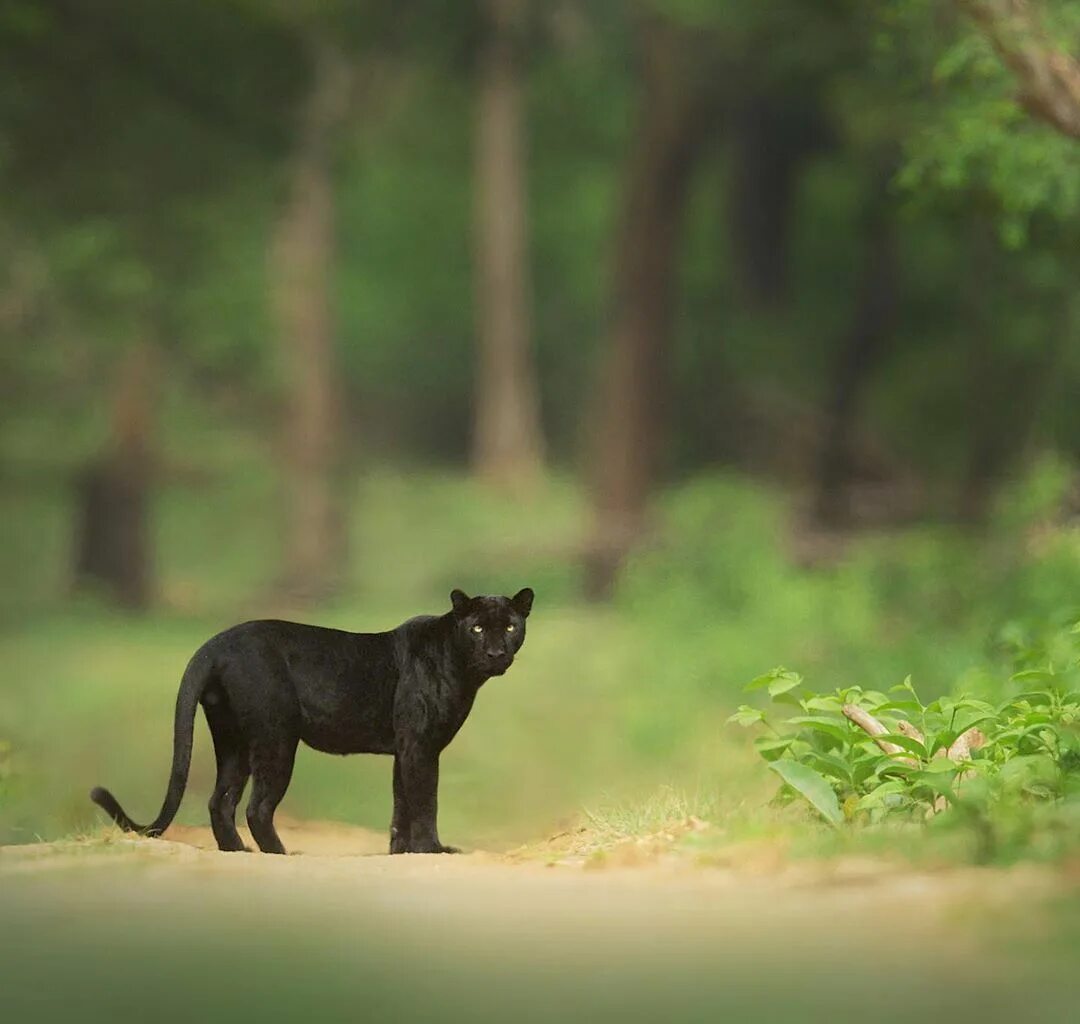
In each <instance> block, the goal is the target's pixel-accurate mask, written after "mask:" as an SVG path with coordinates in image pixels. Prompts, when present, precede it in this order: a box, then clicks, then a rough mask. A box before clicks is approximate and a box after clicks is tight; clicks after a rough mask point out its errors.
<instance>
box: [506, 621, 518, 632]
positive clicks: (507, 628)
mask: <svg viewBox="0 0 1080 1024" xmlns="http://www.w3.org/2000/svg"><path fill="white" fill-rule="evenodd" d="M515 629H517V626H515V625H514V624H513V623H512V622H511V623H510V625H509V626H507V627H506V632H507V633H513V632H514V630H515Z"/></svg>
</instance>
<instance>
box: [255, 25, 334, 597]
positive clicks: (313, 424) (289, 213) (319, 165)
mask: <svg viewBox="0 0 1080 1024" xmlns="http://www.w3.org/2000/svg"><path fill="white" fill-rule="evenodd" d="M309 53H310V57H311V81H310V85H309V88H308V92H307V95H306V96H305V97H304V98H303V100H302V101H301V103H300V105H299V109H298V111H297V113H296V123H295V132H296V135H295V143H294V150H293V154H292V158H291V161H290V165H289V169H288V181H287V195H286V198H285V202H284V203H283V205H282V207H281V212H280V218H279V221H278V224H277V229H276V233H275V237H274V245H273V250H272V267H271V288H272V304H273V308H274V310H275V313H276V317H277V331H278V342H279V345H280V349H281V363H282V368H283V371H284V375H285V378H286V381H287V384H286V387H287V397H286V404H285V416H284V420H283V428H284V437H283V447H282V453H283V471H284V485H285V524H284V525H285V537H284V578H283V580H282V585H283V587H284V589H285V590H286V591H287V592H288V594H289V595H290V596H291V597H294V598H297V599H301V600H311V599H315V598H318V597H323V596H326V595H327V594H328V593H330V592H332V591H333V590H334V589H335V587H336V586H337V584H338V583H339V582H340V581H339V572H340V568H341V565H342V564H343V559H344V555H345V546H346V537H345V517H344V508H343V502H342V497H341V494H340V488H341V487H342V473H341V468H342V467H341V459H342V436H341V434H342V423H341V416H342V408H341V394H340V391H339V382H340V367H339V364H338V356H337V350H336V337H335V323H334V299H333V289H334V247H335V245H334V220H335V213H334V152H335V144H336V142H337V139H338V135H339V133H340V131H341V129H342V126H343V123H344V121H345V118H346V116H347V114H348V107H349V96H350V87H351V79H352V70H351V67H350V65H349V63H348V61H347V59H346V58H345V56H344V55H343V54H342V52H341V51H340V50H339V49H338V48H337V46H336V44H335V43H333V42H332V41H331V40H330V39H329V38H328V36H326V35H324V34H322V33H313V34H312V36H311V39H310V43H309Z"/></svg>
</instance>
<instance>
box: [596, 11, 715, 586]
mask: <svg viewBox="0 0 1080 1024" xmlns="http://www.w3.org/2000/svg"><path fill="white" fill-rule="evenodd" d="M640 27H641V32H640V61H641V63H640V84H639V97H638V107H637V116H636V125H635V128H634V134H633V138H632V141H631V144H630V151H629V153H628V154H627V157H626V162H625V165H624V166H625V170H624V180H623V193H622V204H621V209H620V213H619V224H618V228H617V233H616V239H615V248H614V253H613V256H614V273H613V281H612V295H611V310H610V326H609V328H608V335H607V339H606V343H605V347H604V351H603V354H602V357H601V364H600V378H599V383H598V386H597V391H596V397H595V399H594V409H595V417H596V419H595V437H594V443H595V448H594V451H593V462H592V466H591V476H590V492H591V502H592V520H593V524H592V534H591V538H590V540H589V542H588V549H587V552H586V560H585V591H586V594H587V595H588V596H589V597H591V598H593V599H600V598H603V597H606V596H607V595H608V594H610V592H611V589H612V586H613V584H614V581H615V578H616V575H617V573H618V570H619V567H620V565H621V564H622V561H623V559H624V558H625V556H626V555H627V553H628V552H629V551H630V549H631V548H632V547H633V546H634V544H635V543H636V542H637V541H638V540H639V539H640V536H641V534H642V532H643V530H644V527H645V521H646V506H647V502H648V498H649V494H650V491H651V488H652V485H653V481H654V476H655V473H656V470H657V461H658V455H659V452H660V451H661V439H662V436H663V431H664V407H665V402H666V399H667V381H668V371H669V366H668V357H669V342H670V334H671V324H672V315H673V311H674V306H675V302H676V284H677V276H678V275H677V268H678V257H679V239H680V228H681V224H682V219H683V212H684V209H685V206H686V200H687V194H688V187H689V183H690V177H691V171H692V170H693V168H694V165H695V158H696V156H697V155H698V153H699V152H700V149H701V145H702V143H703V142H704V141H705V138H706V136H707V134H708V129H709V127H710V126H711V123H712V120H711V118H710V117H709V103H708V98H709V90H708V88H707V81H708V79H707V77H706V76H704V75H703V74H702V72H701V67H700V65H699V63H698V61H697V59H696V58H697V57H698V56H699V55H698V54H697V52H696V49H695V44H696V42H697V40H696V37H695V35H694V34H693V33H692V32H690V31H689V30H686V29H683V28H680V27H678V26H676V25H674V24H672V23H671V22H670V21H667V20H664V19H661V18H650V19H648V20H646V21H644V22H643V23H642V25H641V26H640Z"/></svg>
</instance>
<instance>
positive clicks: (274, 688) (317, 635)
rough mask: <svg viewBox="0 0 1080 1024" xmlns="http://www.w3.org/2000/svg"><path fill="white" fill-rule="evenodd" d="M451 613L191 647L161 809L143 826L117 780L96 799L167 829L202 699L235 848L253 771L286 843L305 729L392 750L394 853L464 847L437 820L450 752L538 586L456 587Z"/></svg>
mask: <svg viewBox="0 0 1080 1024" xmlns="http://www.w3.org/2000/svg"><path fill="white" fill-rule="evenodd" d="M450 600H451V604H452V608H451V610H450V611H449V612H447V613H446V614H445V615H420V616H417V617H416V618H414V619H409V620H408V621H407V622H404V623H402V624H401V625H400V626H398V627H397V628H396V629H391V630H389V631H387V632H385V633H347V632H344V631H342V630H337V629H324V628H322V627H319V626H305V625H301V624H300V623H296V622H279V621H275V620H269V619H263V620H260V621H257V622H246V623H244V624H243V625H240V626H233V627H232V628H231V629H227V630H225V631H224V632H223V633H219V634H218V635H217V636H215V637H213V638H212V639H210V640H208V641H207V642H206V643H205V644H203V646H202V647H200V648H199V650H198V651H196V652H195V655H194V656H193V657H192V659H191V661H190V663H189V664H188V667H187V669H186V670H185V672H184V676H183V679H182V680H181V682H180V692H179V694H178V695H177V698H176V714H175V718H174V720H173V760H172V773H171V775H170V776H169V789H168V792H167V793H166V794H165V802H164V804H163V805H162V807H161V812H160V813H159V814H158V816H157V817H156V818H155V819H154V821H153V823H152V824H150V825H137V824H135V822H134V821H132V819H131V818H129V817H128V815H127V814H126V813H125V812H124V810H123V808H121V806H120V804H119V803H118V802H117V801H116V798H115V797H114V796H113V795H112V794H111V793H110V792H109V791H108V790H106V789H102V788H101V787H96V788H95V789H94V790H93V791H92V792H91V794H90V799H91V800H93V801H94V803H96V804H98V806H100V807H102V808H103V809H104V810H105V811H106V812H107V813H108V814H109V816H110V817H111V818H112V819H113V821H115V822H116V823H117V824H118V825H119V826H120V827H121V828H122V829H125V830H126V831H128V832H138V833H140V834H141V835H145V836H159V835H161V833H162V832H164V831H165V829H166V828H168V827H169V823H170V822H171V821H172V820H173V817H174V816H175V815H176V811H177V809H178V808H179V806H180V799H181V797H182V796H183V795H184V787H185V786H186V785H187V777H188V768H189V766H190V764H191V739H192V731H193V727H194V722H195V710H196V705H198V704H202V706H203V711H204V712H205V714H206V721H207V724H208V725H209V726H210V733H211V736H212V737H213V740H214V754H215V756H216V758H217V783H216V785H215V786H214V793H213V796H211V798H210V823H211V826H212V827H213V830H214V838H215V839H216V840H217V844H218V847H219V848H220V849H222V850H243V849H244V848H245V847H244V844H243V842H242V841H241V839H240V835H239V833H238V832H237V831H236V807H237V804H238V803H239V802H240V797H241V795H242V794H243V792H244V787H245V786H246V785H247V781H248V778H249V776H250V777H251V778H252V779H253V780H254V781H253V784H252V793H251V799H250V801H249V802H248V807H247V821H248V826H249V827H250V829H251V834H252V836H253V837H254V838H255V842H256V843H258V844H259V849H260V850H262V851H263V852H264V853H284V852H285V847H284V846H282V844H281V840H280V839H279V838H278V834H277V832H276V831H275V830H274V811H275V810H276V808H277V805H278V804H279V803H280V802H281V798H282V797H283V796H284V795H285V790H286V789H288V787H289V781H290V779H291V778H292V771H293V760H294V758H295V756H296V748H297V745H298V744H299V742H300V741H301V740H303V741H304V742H305V743H306V744H307V745H308V746H310V747H314V748H315V749H316V750H323V751H326V752H327V753H329V754H392V755H393V757H394V817H393V821H392V823H391V826H390V852H391V853H457V852H458V851H457V850H456V849H455V848H454V847H452V846H444V845H443V844H442V843H441V842H440V841H439V833H438V828H437V826H436V815H437V801H438V788H439V754H440V753H441V752H442V751H443V749H444V748H445V747H446V746H447V744H448V743H449V742H450V741H451V740H452V739H453V738H454V736H455V735H456V734H457V731H458V730H459V729H460V728H461V726H462V723H463V722H464V721H465V719H466V718H467V717H468V715H469V712H470V711H471V710H472V706H473V701H474V700H475V699H476V693H477V691H478V690H479V689H480V687H481V686H483V685H484V683H485V682H486V681H487V680H488V679H490V678H491V677H492V676H501V675H502V674H503V673H504V672H506V670H507V669H508V668H509V667H510V665H511V664H512V663H513V661H514V657H515V656H516V655H517V652H518V651H519V650H521V645H522V644H523V643H524V642H525V620H526V619H527V618H528V615H529V612H530V611H531V610H532V603H533V592H532V590H530V589H529V588H528V587H526V588H525V589H523V590H520V591H518V593H516V594H515V595H514V596H513V597H469V596H468V595H466V594H465V593H463V592H462V591H460V590H455V591H453V592H452V593H451V594H450Z"/></svg>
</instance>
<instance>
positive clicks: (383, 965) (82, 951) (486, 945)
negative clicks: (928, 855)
mask: <svg viewBox="0 0 1080 1024" xmlns="http://www.w3.org/2000/svg"><path fill="white" fill-rule="evenodd" d="M280 831H281V833H282V838H283V840H284V842H285V844H286V847H287V848H289V849H290V850H295V851H297V852H295V853H294V854H292V855H290V856H287V857H270V856H264V855H257V854H221V853H218V852H217V851H216V850H215V849H214V848H213V842H212V840H211V838H210V836H209V833H208V832H207V831H206V830H201V829H187V828H178V829H174V830H171V831H170V832H169V833H168V834H167V837H166V838H165V839H162V840H143V839H131V838H127V837H123V838H119V837H117V838H115V839H113V840H111V841H109V842H107V843H101V842H100V841H99V842H91V843H84V844H78V843H75V844H38V845H34V846H22V847H6V848H0V915H2V916H0V921H3V922H4V923H3V924H2V925H0V1009H2V1008H3V1006H5V1005H6V1006H8V1007H11V1006H14V1008H15V1009H17V1010H18V1011H19V1014H17V1015H16V1016H13V1017H12V1018H11V1019H12V1020H24V1019H30V1017H29V1016H27V1014H33V1016H34V1019H42V1020H48V1019H53V1018H55V1019H67V1018H69V1017H70V1016H72V1015H73V1012H74V1011H73V1010H72V1007H73V1006H74V1005H77V1006H78V1015H79V1016H81V1017H82V1018H84V1019H102V1020H111V1019H116V1018H117V1017H118V1016H122V1015H123V1013H124V1010H125V1008H130V1005H131V1004H132V1003H134V1004H135V1005H142V1001H143V1000H148V1001H150V1003H151V1005H152V1006H153V1008H154V1010H155V1014H156V1016H157V1017H158V1018H159V1019H161V1018H169V1017H170V1014H173V1015H175V1019H178V1020H179V1019H183V1020H190V1019H191V1017H192V1015H200V1016H202V1017H203V1018H204V1019H226V1018H230V1019H233V1017H234V1015H235V1014H236V1013H241V1012H242V1013H244V1014H247V1013H250V1012H252V1011H254V1010H257V1011H258V1019H262V1020H278V1019H282V1020H294V1019H300V1018H301V1017H303V1018H309V1019H313V1020H314V1019H350V1020H353V1019H378V1020H414V1019H415V1020H426V1019H435V1018H436V1017H437V1018H439V1019H453V1020H456V1019H463V1020H470V1021H472V1020H487V1019H491V1020H508V1019H512V1020H534V1019H535V1020H547V1019H556V1018H557V1019H560V1020H578V1019H581V1020H586V1019H587V1020H605V1019H611V1020H620V1021H625V1020H636V1019H642V1020H645V1019H649V1020H657V1019H663V1020H684V1019H685V1020H697V1019H702V1020H705V1019H710V1020H712V1019H715V1017H716V1015H717V1014H718V1013H721V1012H723V1013H726V1014H727V1015H728V1016H729V1017H730V1018H731V1019H733V1020H772V1019H777V1020H788V1019H792V1020H794V1019H798V1020H823V1021H824V1020H829V1021H833V1020H846V1019H855V1018H856V1017H859V1018H860V1019H874V1020H876V1021H882V1020H891V1019H897V1020H899V1019H904V1017H905V1016H906V1015H908V1014H909V1013H910V1010H911V1002H912V999H913V998H914V999H915V1000H916V1001H917V1004H918V1006H919V1013H918V1019H920V1020H923V1021H936V1020H945V1019H949V1020H951V1019H959V1016H967V1017H972V1018H974V1017H977V1018H978V1019H979V1020H980V1022H985V1021H996V1020H1024V1021H1030V1020H1055V1021H1056V1020H1062V1021H1064V1020H1078V1019H1080V1000H1078V999H1077V998H1076V997H1075V992H1076V986H1075V979H1074V976H1073V975H1074V971H1075V967H1076V966H1077V964H1078V963H1080V945H1077V944H1076V940H1077V938H1078V937H1080V929H1077V928H1076V927H1075V925H1076V919H1077V914H1076V913H1075V911H1076V907H1077V904H1078V898H1077V888H1078V879H1077V878H1076V877H1075V872H1074V873H1073V874H1071V875H1070V873H1068V872H1062V871H1061V870H1060V869H1053V870H1052V869H1049V868H1040V867H1034V866H1023V867H1018V868H1012V869H1008V870H1002V869H970V868H964V869H951V870H942V871H936V872H931V871H913V870H910V869H904V868H900V867H897V866H892V865H888V864H885V863H881V862H874V861H857V860H846V861H845V860H839V861H832V862H829V863H822V864H808V863H802V864H798V863H796V864H785V863H781V862H779V861H774V862H767V861H765V862H763V861H760V860H758V861H756V862H754V863H752V864H745V865H742V866H740V867H738V868H728V869H720V868H707V869H705V868H701V867H698V866H695V865H694V864H693V863H692V861H690V860H688V859H686V858H678V859H676V858H665V857H650V858H647V859H644V860H642V861H641V862H638V863H635V864H633V866H618V865H620V864H625V863H627V862H626V861H619V860H618V859H616V860H615V862H614V863H615V865H616V866H608V867H604V868H600V869H597V868H595V867H590V865H589V864H588V863H581V861H580V858H574V857H564V858H561V860H560V859H555V860H554V861H552V860H551V859H548V860H545V859H543V858H540V859H536V858H532V857H524V856H521V855H518V856H516V857H515V856H513V855H510V856H507V855H491V854H483V853H473V854H469V855H464V856H406V857H388V856H385V855H384V851H385V848H386V837H385V835H383V834H379V833H372V832H368V831H365V830H363V829H355V828H347V827H342V826H336V825H327V824H317V823H315V824H306V825H301V824H292V825H285V826H283V827H281V828H280ZM609 863H610V862H609ZM1063 908H1064V909H1063ZM163 993H167V998H166V997H165V996H164V995H163ZM73 1001H74V1002H73ZM373 1001H374V1003H373ZM870 1003H873V1004H875V1006H876V1009H875V1011H874V1013H873V1014H872V1015H871V1017H869V1018H868V1017H866V1016H865V1015H864V1014H863V1013H862V1012H861V1011H860V1010H859V1007H860V1006H861V1007H865V1006H866V1005H867V1004H870ZM376 1004H377V1005H376ZM373 1005H375V1010H373ZM376 1011H377V1012H376ZM958 1015H959V1016H958ZM244 1019H247V1018H246V1017H245V1018H244Z"/></svg>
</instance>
